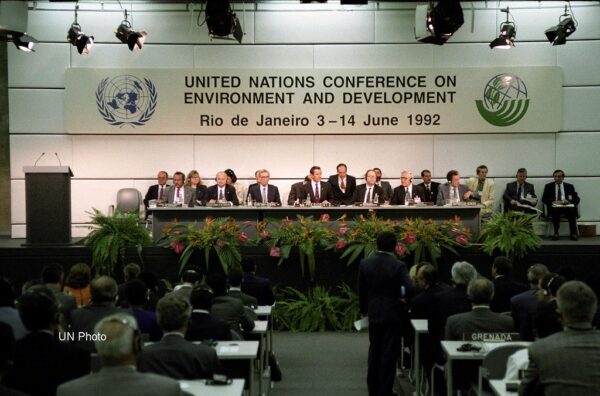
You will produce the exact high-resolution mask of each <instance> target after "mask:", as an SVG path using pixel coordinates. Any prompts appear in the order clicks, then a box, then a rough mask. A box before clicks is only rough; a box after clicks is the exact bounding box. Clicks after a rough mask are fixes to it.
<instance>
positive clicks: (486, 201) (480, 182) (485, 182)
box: [467, 165, 496, 218]
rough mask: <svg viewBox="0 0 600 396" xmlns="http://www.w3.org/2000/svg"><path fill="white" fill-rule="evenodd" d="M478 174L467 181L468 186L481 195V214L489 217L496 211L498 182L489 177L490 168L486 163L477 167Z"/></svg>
mask: <svg viewBox="0 0 600 396" xmlns="http://www.w3.org/2000/svg"><path fill="white" fill-rule="evenodd" d="M476 172H477V176H476V177H471V178H470V179H469V181H467V187H469V190H471V191H475V192H476V195H477V196H479V198H480V201H481V205H483V208H481V216H482V217H483V218H489V217H491V216H492V214H493V213H494V194H495V193H496V184H495V183H494V181H493V180H492V179H488V177H487V174H488V168H487V166H485V165H479V166H478V167H477V171H476Z"/></svg>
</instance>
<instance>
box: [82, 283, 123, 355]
mask: <svg viewBox="0 0 600 396" xmlns="http://www.w3.org/2000/svg"><path fill="white" fill-rule="evenodd" d="M90 293H91V296H92V299H91V302H90V304H89V305H86V306H85V307H81V308H77V309H76V310H74V311H73V312H72V313H71V331H73V332H75V333H78V332H84V333H87V334H92V333H93V332H94V326H96V323H98V322H99V321H100V319H102V318H104V317H106V316H109V315H114V314H116V313H125V311H123V310H122V309H121V308H117V307H115V303H116V300H117V282H115V280H114V279H113V278H111V277H110V276H101V277H98V278H96V279H94V280H93V281H92V283H91V288H90ZM75 343H76V345H78V346H80V347H81V348H84V349H85V350H87V351H89V352H93V351H94V342H93V341H92V340H89V339H85V338H84V339H77V338H76V339H75Z"/></svg>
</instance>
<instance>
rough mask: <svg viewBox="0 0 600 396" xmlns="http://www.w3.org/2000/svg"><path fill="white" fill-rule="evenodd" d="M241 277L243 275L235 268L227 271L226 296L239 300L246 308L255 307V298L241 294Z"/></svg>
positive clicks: (256, 301)
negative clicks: (227, 287) (227, 285)
mask: <svg viewBox="0 0 600 396" xmlns="http://www.w3.org/2000/svg"><path fill="white" fill-rule="evenodd" d="M243 277H244V274H243V273H242V271H241V270H239V269H237V268H231V269H230V270H229V273H228V274H227V279H228V280H229V290H228V291H227V295H228V296H229V297H235V298H237V299H239V300H240V301H241V302H242V303H243V304H244V305H245V306H246V307H256V306H257V305H258V300H257V299H256V297H253V296H250V295H248V294H246V293H244V292H242V289H241V286H242V278H243Z"/></svg>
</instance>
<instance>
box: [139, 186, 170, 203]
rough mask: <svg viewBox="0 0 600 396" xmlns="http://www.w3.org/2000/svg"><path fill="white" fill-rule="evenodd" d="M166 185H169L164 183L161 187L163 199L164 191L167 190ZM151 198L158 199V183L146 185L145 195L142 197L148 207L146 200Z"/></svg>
mask: <svg viewBox="0 0 600 396" xmlns="http://www.w3.org/2000/svg"><path fill="white" fill-rule="evenodd" d="M167 187H171V186H170V185H169V184H165V187H164V189H163V199H165V198H166V196H165V193H166V192H167ZM151 199H158V184H155V185H153V186H150V187H148V191H147V192H146V196H145V197H144V206H145V207H146V209H148V201H150V200H151Z"/></svg>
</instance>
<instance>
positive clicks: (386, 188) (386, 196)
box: [373, 168, 393, 203]
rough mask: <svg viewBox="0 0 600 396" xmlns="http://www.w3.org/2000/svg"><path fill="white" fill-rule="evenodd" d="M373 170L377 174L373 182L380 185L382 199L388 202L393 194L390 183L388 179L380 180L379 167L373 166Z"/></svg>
mask: <svg viewBox="0 0 600 396" xmlns="http://www.w3.org/2000/svg"><path fill="white" fill-rule="evenodd" d="M373 170H374V171H375V175H376V176H377V179H376V182H375V184H377V185H378V186H379V187H381V188H382V189H383V200H384V201H385V202H386V203H389V202H390V200H391V199H392V194H393V191H392V185H391V184H390V182H388V181H385V180H381V176H382V172H381V169H379V168H373Z"/></svg>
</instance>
